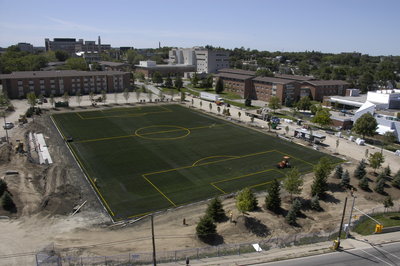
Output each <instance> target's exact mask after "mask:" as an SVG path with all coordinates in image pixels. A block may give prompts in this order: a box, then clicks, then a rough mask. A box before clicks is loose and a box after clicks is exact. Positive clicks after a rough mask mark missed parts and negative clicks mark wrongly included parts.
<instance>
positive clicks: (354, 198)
mask: <svg viewBox="0 0 400 266" xmlns="http://www.w3.org/2000/svg"><path fill="white" fill-rule="evenodd" d="M355 202H356V196H353V203H352V205H351V209H350V216H349V223H348V224H347V231H346V238H348V237H349V234H350V223H351V217H352V215H353V208H354V203H355Z"/></svg>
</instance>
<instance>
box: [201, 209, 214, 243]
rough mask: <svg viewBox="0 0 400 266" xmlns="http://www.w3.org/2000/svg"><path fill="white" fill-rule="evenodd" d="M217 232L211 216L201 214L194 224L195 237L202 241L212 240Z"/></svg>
mask: <svg viewBox="0 0 400 266" xmlns="http://www.w3.org/2000/svg"><path fill="white" fill-rule="evenodd" d="M216 234H217V226H216V225H215V224H214V222H213V220H212V219H211V217H209V216H207V215H205V216H203V217H202V218H201V219H200V221H199V223H198V224H197V226H196V235H197V237H198V238H199V239H200V240H202V241H204V242H208V241H212V240H213V239H214V238H215V236H216Z"/></svg>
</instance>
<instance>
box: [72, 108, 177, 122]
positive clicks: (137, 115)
mask: <svg viewBox="0 0 400 266" xmlns="http://www.w3.org/2000/svg"><path fill="white" fill-rule="evenodd" d="M157 107H158V108H160V109H162V110H163V111H153V112H141V113H140V112H139V113H136V114H135V113H132V114H125V115H104V116H94V117H83V116H82V115H81V114H80V113H82V114H84V113H86V112H76V114H77V115H78V116H79V118H80V119H82V120H92V119H103V118H109V117H111V118H115V117H139V116H145V115H149V114H161V113H172V112H173V111H172V110H170V109H168V108H166V107H163V106H157ZM126 109H129V108H126ZM139 110H142V109H141V108H140V109H139ZM100 111H101V112H102V113H104V112H103V111H102V110H100ZM106 112H107V111H106ZM110 112H111V110H110ZM115 112H118V111H115Z"/></svg>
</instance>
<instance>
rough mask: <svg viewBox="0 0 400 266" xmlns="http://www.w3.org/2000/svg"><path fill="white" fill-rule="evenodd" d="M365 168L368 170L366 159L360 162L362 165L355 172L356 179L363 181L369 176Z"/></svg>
mask: <svg viewBox="0 0 400 266" xmlns="http://www.w3.org/2000/svg"><path fill="white" fill-rule="evenodd" d="M365 168H366V163H365V161H364V159H362V160H361V161H360V163H359V164H358V166H357V168H356V169H355V170H354V177H356V178H358V179H362V178H363V177H364V176H365V175H366V174H367V171H365Z"/></svg>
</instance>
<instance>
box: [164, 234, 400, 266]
mask: <svg viewBox="0 0 400 266" xmlns="http://www.w3.org/2000/svg"><path fill="white" fill-rule="evenodd" d="M397 241H400V232H394V233H386V234H379V235H369V236H358V237H357V238H349V239H344V240H342V241H341V245H340V246H341V247H342V249H344V250H350V249H364V248H368V247H371V245H380V244H385V243H391V242H397ZM332 244H333V242H332V241H326V242H320V243H315V244H310V245H304V246H294V247H287V248H281V249H271V250H267V251H261V252H254V253H246V254H243V255H234V256H225V257H214V258H206V259H200V260H191V261H190V265H221V266H224V265H238V264H240V265H252V264H258V263H266V262H272V261H279V260H286V259H293V258H300V257H306V256H314V255H320V254H324V253H329V252H334V251H333V250H332V249H331V247H332ZM162 265H186V263H185V261H178V262H176V263H166V264H162Z"/></svg>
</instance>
